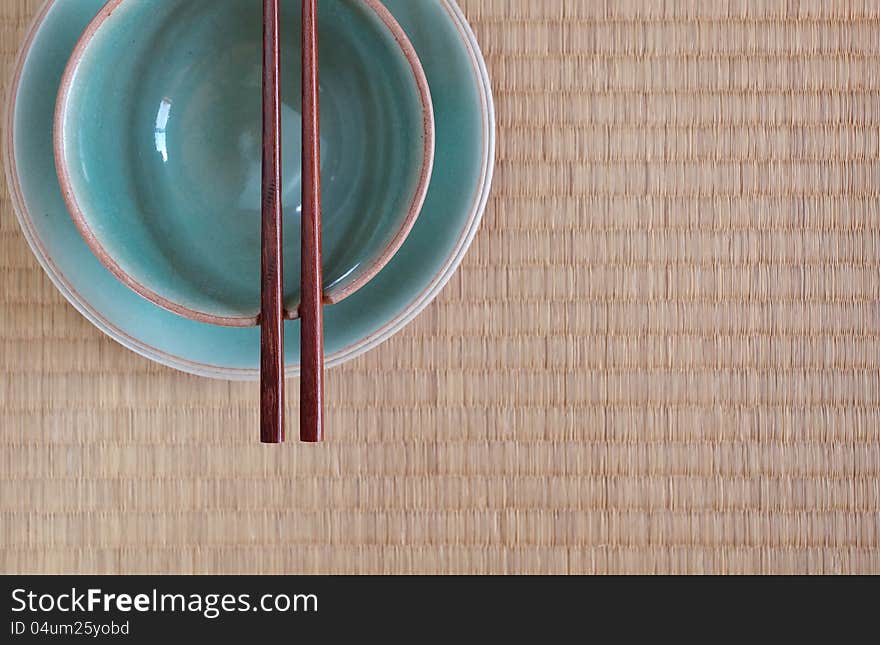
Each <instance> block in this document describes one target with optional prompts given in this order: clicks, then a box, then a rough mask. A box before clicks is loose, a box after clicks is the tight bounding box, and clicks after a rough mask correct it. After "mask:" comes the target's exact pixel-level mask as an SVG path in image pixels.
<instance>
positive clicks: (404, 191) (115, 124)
mask: <svg viewBox="0 0 880 645" xmlns="http://www.w3.org/2000/svg"><path fill="white" fill-rule="evenodd" d="M318 5H319V37H320V66H321V83H320V97H321V128H322V135H321V143H322V181H323V265H324V278H325V282H324V287H325V299H326V300H327V301H328V302H335V301H338V300H340V299H342V298H344V297H345V296H347V295H350V293H352V292H353V291H355V290H357V288H359V287H360V286H362V285H363V284H364V283H365V282H366V281H368V280H369V278H370V277H371V276H372V275H375V273H376V272H377V271H378V270H379V269H380V268H381V267H382V266H383V265H384V264H385V263H386V262H387V261H388V260H389V259H390V258H391V256H392V255H393V253H394V252H395V251H396V250H397V248H399V246H400V244H402V242H403V239H404V238H405V237H406V234H407V233H408V231H409V229H410V228H411V227H412V224H413V222H414V220H415V217H416V216H417V214H418V211H419V209H420V208H421V204H422V202H423V200H424V197H425V192H426V190H427V184H428V181H429V177H430V171H431V166H432V163H433V118H432V113H431V105H430V98H429V95H428V90H427V83H426V81H425V79H424V74H423V72H422V71H421V66H420V65H419V63H418V60H417V59H416V58H415V54H414V52H413V51H412V49H411V46H410V45H409V43H408V41H406V39H405V36H403V34H402V32H399V31H395V30H394V28H393V27H396V23H394V24H391V23H389V22H388V20H391V21H392V23H393V18H391V17H390V14H386V13H385V12H384V9H383V8H382V7H381V5H380V4H379V3H378V2H376V1H375V0H322V1H321V2H319V3H318ZM300 7H301V5H300V3H299V2H298V0H283V1H282V16H281V24H282V42H283V46H282V51H283V54H282V79H283V108H282V110H283V112H282V128H283V149H284V155H283V177H284V178H283V185H282V186H281V187H280V192H281V196H282V201H283V206H284V237H285V243H284V277H285V287H286V288H285V305H286V307H287V309H288V311H289V312H295V311H296V308H297V306H298V302H299V291H300V287H299V282H300V213H301V185H300V165H301V118H300V107H301V74H300V46H299V45H300ZM396 29H397V30H399V27H397V28H396ZM261 37H262V22H261V12H260V3H257V2H252V1H244V0H164V1H163V2H153V1H152V0H113V1H111V2H110V3H109V4H108V5H107V7H106V8H105V10H104V11H102V14H101V15H99V16H98V17H97V18H96V19H95V22H93V23H92V25H91V26H90V28H89V30H87V32H86V34H85V35H84V36H83V40H82V41H81V42H80V45H79V46H78V48H77V51H76V52H75V53H74V56H73V58H72V59H71V62H70V64H69V66H68V70H67V73H66V75H65V80H64V81H63V83H62V89H61V93H60V95H59V102H58V110H57V118H56V142H55V143H56V158H57V163H58V169H59V177H60V179H61V183H62V192H63V193H64V196H65V200H66V201H67V203H68V207H69V208H70V210H71V214H72V215H73V217H74V219H75V220H76V222H77V225H78V226H79V227H80V230H81V232H82V233H83V236H84V237H85V238H86V240H87V241H88V242H89V244H90V246H91V247H92V250H93V251H94V252H95V253H96V255H98V257H99V258H100V259H101V260H102V261H103V262H104V264H105V265H107V266H108V268H110V269H111V271H113V272H114V273H115V274H116V275H117V277H119V278H120V279H122V280H123V281H124V282H125V283H126V284H128V285H129V286H130V287H132V288H133V289H135V290H136V291H138V293H140V294H141V295H143V296H145V297H147V298H149V299H151V300H153V301H155V302H157V304H160V305H161V306H164V307H165V308H168V309H170V310H172V311H175V312H176V313H180V314H182V315H185V316H188V317H192V318H195V319H198V320H204V321H206V322H212V323H216V324H224V325H239V326H246V325H252V324H256V323H257V313H258V311H259V305H260V205H261V64H262V58H261V51H262V50H261Z"/></svg>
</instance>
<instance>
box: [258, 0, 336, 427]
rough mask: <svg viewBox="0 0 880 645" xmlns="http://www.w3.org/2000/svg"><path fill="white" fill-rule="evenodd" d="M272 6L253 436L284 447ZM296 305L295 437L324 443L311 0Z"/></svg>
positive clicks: (266, 32)
mask: <svg viewBox="0 0 880 645" xmlns="http://www.w3.org/2000/svg"><path fill="white" fill-rule="evenodd" d="M279 13H280V11H279V0H264V3H263V211H262V227H263V232H262V299H261V313H260V333H261V342H260V351H261V359H260V437H261V440H262V441H263V442H264V443H281V442H283V441H284V284H283V282H284V278H283V263H282V254H283V249H282V226H281V216H282V207H281V185H282V183H281V72H280V70H281V44H280V40H281V37H280V29H279ZM302 53H303V55H302V90H303V97H302V145H303V149H302V193H303V194H302V303H301V304H300V309H299V317H300V321H301V324H302V336H301V340H300V343H301V361H300V362H301V365H302V378H301V385H300V387H301V396H300V399H301V400H300V439H301V440H302V441H307V442H318V441H323V439H324V412H323V410H324V379H323V376H324V324H323V309H322V307H323V295H322V294H323V289H322V281H323V278H322V271H321V171H320V169H321V143H320V131H321V125H320V112H319V103H318V25H317V0H303V3H302Z"/></svg>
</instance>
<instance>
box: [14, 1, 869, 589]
mask: <svg viewBox="0 0 880 645" xmlns="http://www.w3.org/2000/svg"><path fill="white" fill-rule="evenodd" d="M40 5H41V1H40V0H2V2H0V48H2V58H3V62H4V64H5V71H6V72H7V73H6V78H8V76H9V71H10V70H11V66H12V63H13V60H14V57H15V54H16V50H17V48H18V46H19V44H20V42H21V40H22V38H23V36H24V33H25V29H26V27H27V25H28V23H29V21H30V19H31V17H32V16H33V15H34V14H35V12H36V11H37V10H38V8H39V6H40ZM461 5H462V8H463V10H464V11H465V13H466V14H467V16H468V18H469V20H470V21H471V23H472V24H473V26H474V29H475V31H476V33H477V36H478V38H479V40H480V42H481V45H482V47H483V50H484V53H485V55H486V58H487V62H488V66H489V71H490V74H491V76H492V80H493V88H494V92H495V95H496V97H495V98H496V103H497V113H498V126H499V130H498V137H499V140H498V155H497V159H498V168H497V174H496V178H495V184H494V189H493V193H492V198H491V200H490V203H489V206H488V210H487V212H486V217H485V220H484V223H483V226H482V228H481V230H480V232H479V234H478V236H477V239H476V242H475V243H474V246H473V247H472V249H471V251H470V253H469V255H468V256H467V258H466V260H465V262H464V265H463V267H462V269H461V271H460V272H459V273H458V274H457V275H456V277H455V278H454V279H453V280H452V282H451V283H450V284H449V286H448V287H447V288H446V289H445V290H444V291H443V293H442V295H441V296H440V297H439V299H438V300H437V301H436V302H435V303H434V304H432V305H431V306H430V307H429V308H428V309H427V310H426V311H425V312H424V313H423V314H421V315H420V316H419V318H418V319H417V320H416V321H415V322H414V323H413V324H412V325H411V326H410V327H408V328H407V329H406V330H405V331H404V332H402V333H400V334H399V335H398V336H396V337H395V338H394V339H393V340H391V341H390V342H387V343H385V344H384V345H382V346H381V347H380V348H378V349H376V350H374V351H372V352H371V353H369V354H368V355H366V356H363V357H361V358H359V359H357V360H355V361H354V362H352V363H349V364H347V365H345V366H343V367H341V368H338V369H334V370H332V371H331V372H330V374H329V375H328V383H327V394H328V400H329V403H330V407H329V410H328V432H329V435H330V441H329V443H327V444H326V445H324V446H320V447H314V446H301V445H298V444H296V443H289V444H287V445H286V446H285V447H282V448H266V447H263V446H260V445H259V444H258V443H257V398H258V391H257V388H256V386H255V385H253V384H230V383H225V382H216V381H211V380H206V379H202V378H196V377H191V376H187V375H183V374H180V373H177V372H174V371H172V370H170V369H166V368H163V367H160V366H158V365H154V364H152V363H150V362H148V361H147V360H145V359H142V358H140V357H138V356H137V355H135V354H133V353H131V352H129V351H128V350H125V349H123V348H122V347H120V346H119V345H117V344H116V343H114V342H113V341H111V340H109V339H108V338H106V337H104V336H103V335H102V334H101V333H100V332H99V331H97V330H96V329H95V328H94V327H93V326H92V325H91V324H89V323H88V322H87V321H86V320H85V319H84V318H82V317H81V316H80V315H79V314H78V313H77V312H76V311H75V310H74V309H73V308H72V307H71V306H70V305H68V304H67V303H66V301H65V300H64V299H63V298H62V296H61V295H60V294H59V293H58V292H57V291H56V290H55V289H54V288H53V286H52V285H51V283H50V281H49V279H48V278H47V277H46V276H45V275H44V273H43V272H42V270H41V269H40V267H39V266H38V264H37V262H36V260H35V259H34V258H33V257H32V255H31V253H30V251H29V250H28V247H27V244H26V242H25V240H24V238H23V236H22V234H21V232H20V231H19V227H18V224H17V222H16V220H15V217H14V214H13V209H12V205H11V202H10V199H9V194H8V191H7V190H6V188H5V187H4V188H3V189H2V213H0V235H2V239H0V265H2V274H0V276H2V277H0V280H2V286H0V352H2V354H0V363H2V374H0V480H2V483H0V571H4V572H52V573H60V572H83V573H115V572H134V573H189V572H196V573H299V572H303V573H318V572H331V573H434V572H440V573H592V572H596V573H641V572H692V573H751V572H765V573H771V572H779V573H781V572H795V573H801V572H804V573H806V572H828V573H871V572H873V573H880V375H878V367H880V300H878V298H880V286H878V285H880V271H878V268H880V267H878V264H880V3H876V2H870V1H868V0H864V1H861V0H859V1H857V0H853V1H850V2H844V1H836V2H827V1H824V0H809V1H807V0H803V1H800V2H799V1H793V0H764V1H758V0H749V1H746V0H725V1H719V2H703V1H696V0H694V1H685V0H682V1H681V2H668V1H666V0H638V1H637V0H621V1H619V2H606V1H591V0H542V1H541V2H535V1H534V0H463V1H462V3H461ZM289 389H290V399H291V400H290V403H289V405H290V411H289V415H290V418H291V423H292V424H294V425H295V423H296V419H297V418H298V417H297V400H296V399H297V396H298V393H297V390H298V387H297V383H296V382H291V387H290V388H289ZM293 430H294V431H295V428H294V429H293Z"/></svg>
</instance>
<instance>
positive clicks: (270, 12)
mask: <svg viewBox="0 0 880 645" xmlns="http://www.w3.org/2000/svg"><path fill="white" fill-rule="evenodd" d="M278 3H279V0H264V2H263V215H262V227H263V229H262V276H261V278H262V297H261V304H260V352H261V356H260V439H261V441H262V442H263V443H281V442H283V441H284V315H283V307H284V302H283V294H284V285H283V281H284V278H283V265H282V247H281V240H282V232H281V215H282V212H281V195H280V186H281V78H280V77H281V48H280V36H279V28H278V23H279V21H278V14H279V9H278Z"/></svg>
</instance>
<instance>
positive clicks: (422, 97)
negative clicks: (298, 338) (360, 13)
mask: <svg viewBox="0 0 880 645" xmlns="http://www.w3.org/2000/svg"><path fill="white" fill-rule="evenodd" d="M351 1H352V2H356V3H359V4H361V5H364V6H366V7H367V8H368V9H370V10H372V11H373V12H374V13H375V14H376V16H377V17H378V18H379V19H380V22H381V23H382V24H383V25H384V26H385V28H386V29H387V30H388V31H389V32H390V34H391V35H392V36H393V38H394V40H395V42H396V43H397V46H398V47H399V48H400V50H401V52H402V53H403V55H404V57H405V58H406V60H407V62H408V63H409V66H410V70H411V72H412V74H413V78H414V80H415V83H416V88H417V90H418V94H419V103H420V105H421V111H422V135H423V137H422V139H423V146H422V163H421V168H420V170H419V179H418V182H417V184H416V188H415V190H414V192H413V195H412V198H411V199H410V201H409V205H408V207H407V210H406V215H405V216H404V218H403V219H402V220H401V223H400V225H399V226H398V227H397V231H396V232H395V234H394V235H393V236H392V237H391V239H390V240H389V241H388V243H387V244H386V245H385V247H384V248H383V249H382V251H381V252H380V253H379V254H378V255H377V257H376V259H375V260H374V261H373V262H371V263H370V264H369V266H367V268H366V270H365V271H363V272H362V273H361V274H360V275H359V276H358V277H356V278H355V279H353V280H351V281H350V282H348V283H343V284H342V285H339V286H337V287H335V288H333V289H330V290H327V291H325V292H324V294H323V299H324V304H325V305H331V304H335V303H338V302H341V301H342V300H345V299H346V298H348V297H349V296H351V295H353V294H354V293H356V292H358V291H359V290H360V289H361V288H363V287H364V286H366V285H367V284H368V283H369V282H370V281H371V280H372V279H373V278H374V277H376V275H377V274H378V273H379V272H380V271H381V270H382V269H383V268H384V267H385V266H386V265H387V264H388V263H389V262H390V261H391V259H392V258H393V257H394V255H395V254H396V253H397V251H398V250H400V247H401V246H403V243H404V242H405V241H406V238H407V237H408V236H409V234H410V232H411V231H412V229H413V226H414V225H415V223H416V220H417V219H418V216H419V214H420V212H421V210H422V207H423V206H424V203H425V199H426V197H427V194H428V189H429V187H430V183H431V176H432V173H433V168H434V153H435V143H436V142H435V124H434V107H433V101H432V98H431V90H430V87H429V85H428V80H427V77H426V76H425V71H424V69H423V67H422V63H421V60H420V59H419V56H418V54H417V53H416V50H415V48H414V47H413V45H412V43H411V42H410V40H409V37H408V36H407V35H406V33H405V32H404V30H403V28H402V27H401V26H400V24H399V23H398V22H397V20H396V19H395V18H394V16H393V15H392V14H391V12H390V11H389V10H388V9H387V8H386V7H385V5H384V4H382V2H381V0H351ZM123 2H126V0H108V2H107V3H106V4H105V5H104V6H103V7H102V8H101V10H100V11H99V12H98V14H97V15H96V16H95V17H94V18H93V19H92V21H91V22H90V23H89V25H88V27H86V29H85V31H84V32H83V33H82V35H81V36H80V38H79V40H78V41H77V44H76V46H75V48H74V50H73V54H72V55H71V57H70V60H69V61H68V62H67V65H66V67H65V70H64V74H63V75H62V78H61V84H60V88H59V91H58V97H57V100H56V105H55V115H54V131H53V134H52V141H53V148H54V155H55V168H56V171H57V174H58V181H59V185H60V187H61V195H62V197H63V199H64V203H65V204H66V206H67V209H68V211H69V213H70V216H71V218H72V219H73V222H74V224H75V225H76V228H77V229H78V230H79V232H80V235H81V236H82V237H83V239H84V240H85V242H86V244H87V245H88V246H89V248H90V249H91V251H92V253H93V254H94V255H95V256H96V257H97V258H98V260H100V262H101V263H102V264H103V265H104V266H105V267H106V268H107V269H108V270H109V271H110V272H111V273H112V274H113V275H114V276H115V277H116V278H117V279H118V280H120V281H121V282H122V283H123V284H125V285H126V286H127V287H129V288H130V289H131V290H132V291H134V292H135V293H137V294H138V295H140V296H142V297H143V298H146V299H147V300H149V301H151V302H153V303H155V304H156V305H158V306H159V307H161V308H163V309H166V310H168V311H170V312H172V313H175V314H178V315H180V316H183V317H184V318H188V319H190V320H195V321H197V322H203V323H208V324H213V325H220V326H223V327H257V326H259V324H260V317H259V314H258V313H257V314H254V315H250V316H220V315H216V314H211V313H208V312H204V311H199V310H197V309H194V308H192V307H187V306H186V305H183V304H180V303H179V302H175V301H173V300H170V299H168V298H166V297H164V296H162V295H161V294H159V293H157V292H156V291H154V290H153V289H150V288H148V287H147V286H145V285H144V284H142V283H141V282H140V281H139V280H137V279H136V278H135V277H134V276H133V275H131V274H130V273H129V272H128V271H126V270H125V269H123V268H122V266H121V265H120V264H119V263H118V262H117V261H116V260H115V258H114V257H113V255H112V254H111V253H109V252H108V251H107V249H106V248H105V247H104V246H103V245H102V244H101V242H100V241H99V240H98V238H97V236H96V235H95V234H94V231H93V230H92V227H91V226H90V225H89V223H88V221H87V219H86V216H85V213H84V211H83V209H82V208H81V207H80V204H79V201H78V200H77V197H76V192H75V190H74V189H73V181H72V179H71V174H70V171H69V168H68V164H67V162H66V159H65V155H64V150H65V140H66V138H67V137H66V136H65V134H66V132H65V115H66V113H67V107H68V103H69V101H70V98H71V92H72V89H73V81H74V78H75V76H76V72H77V70H78V69H79V67H80V64H81V62H82V59H83V56H84V55H85V52H86V50H87V49H88V46H89V45H90V43H91V42H92V40H93V39H94V37H95V36H96V35H97V33H98V32H99V30H100V29H101V27H102V26H104V24H105V23H106V22H107V20H108V19H109V18H110V16H111V15H112V14H113V13H114V12H115V11H116V10H117V9H118V8H119V7H120V5H122V4H123ZM284 314H285V318H286V319H288V320H295V319H297V318H298V317H299V313H298V310H296V309H295V310H293V311H290V310H287V309H285V312H284Z"/></svg>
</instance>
